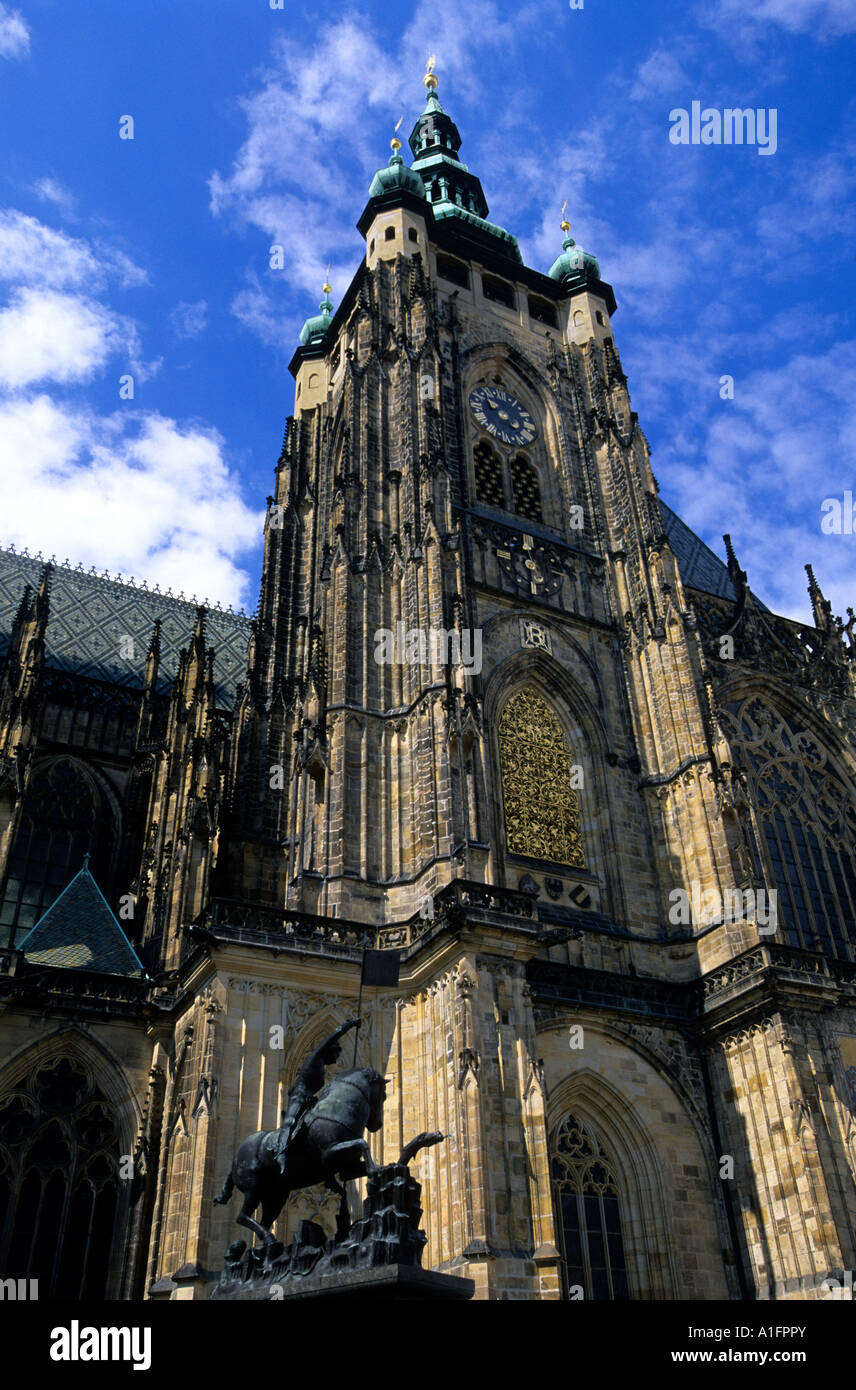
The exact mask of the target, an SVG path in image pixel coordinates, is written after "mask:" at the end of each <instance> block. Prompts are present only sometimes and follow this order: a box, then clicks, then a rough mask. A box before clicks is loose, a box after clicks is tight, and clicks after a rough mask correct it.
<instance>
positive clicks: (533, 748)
mask: <svg viewBox="0 0 856 1390" xmlns="http://www.w3.org/2000/svg"><path fill="white" fill-rule="evenodd" d="M499 758H500V772H501V776H502V796H503V804H504V807H505V839H506V845H507V847H508V851H509V853H510V854H524V855H527V856H529V857H530V858H532V859H545V860H547V861H549V862H550V863H551V864H568V865H572V866H574V867H575V868H583V867H584V866H585V852H584V849H583V837H582V829H581V824H580V799H579V795H578V793H577V791H576V789H575V788H574V785H573V763H572V759H571V754H570V751H569V749H568V742H567V738H566V736H565V731H564V729H563V728H562V725H561V722H560V720H559V717H558V715H557V714H556V712H555V710H554V709H552V708H551V706H550V705H548V704H547V702H546V700H543V699H542V698H541V696H540V695H538V694H537V692H536V691H534V690H531V689H526V690H521V691H518V692H517V694H515V695H512V697H511V699H510V700H509V701H508V703H507V704H506V706H505V709H504V710H503V712H502V717H501V718H500V721H499Z"/></svg>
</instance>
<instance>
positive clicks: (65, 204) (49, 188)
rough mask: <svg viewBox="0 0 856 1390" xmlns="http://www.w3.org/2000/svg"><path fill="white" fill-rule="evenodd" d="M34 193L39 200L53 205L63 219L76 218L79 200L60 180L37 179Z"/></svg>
mask: <svg viewBox="0 0 856 1390" xmlns="http://www.w3.org/2000/svg"><path fill="white" fill-rule="evenodd" d="M33 192H34V193H35V195H36V197H37V198H41V199H42V201H43V202H45V203H53V205H54V207H55V208H56V209H57V211H58V212H60V213H62V215H63V217H74V214H75V211H76V208H77V199H76V198H75V197H74V195H73V194H72V193H70V192H69V191H68V189H67V188H65V187H63V185H62V184H61V183H60V182H59V179H51V178H44V179H36V181H35V183H34V184H33Z"/></svg>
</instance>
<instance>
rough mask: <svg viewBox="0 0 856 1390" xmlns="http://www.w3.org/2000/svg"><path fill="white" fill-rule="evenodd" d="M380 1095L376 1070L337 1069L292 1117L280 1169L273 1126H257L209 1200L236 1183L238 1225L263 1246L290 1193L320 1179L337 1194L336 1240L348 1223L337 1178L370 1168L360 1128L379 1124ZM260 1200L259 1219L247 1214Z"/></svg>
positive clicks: (224, 1195)
mask: <svg viewBox="0 0 856 1390" xmlns="http://www.w3.org/2000/svg"><path fill="white" fill-rule="evenodd" d="M385 1097H386V1081H385V1079H384V1077H382V1076H381V1074H380V1072H377V1071H373V1070H372V1069H371V1068H370V1067H357V1068H354V1069H353V1070H352V1071H346V1072H342V1073H341V1075H340V1076H337V1077H334V1079H333V1080H332V1081H328V1083H327V1085H326V1086H325V1087H324V1089H323V1090H322V1091H321V1092H320V1094H319V1096H318V1099H317V1100H316V1101H315V1103H314V1104H313V1106H312V1108H311V1109H309V1110H307V1111H306V1113H305V1114H304V1115H303V1116H302V1117H301V1119H300V1120H299V1121H298V1124H297V1127H296V1128H295V1130H294V1134H293V1136H292V1139H291V1142H290V1143H289V1146H288V1161H287V1166H286V1172H285V1174H284V1175H283V1174H282V1173H281V1171H280V1168H279V1164H278V1163H277V1160H276V1156H275V1152H274V1145H273V1144H272V1142H271V1139H272V1137H273V1136H275V1134H276V1131H270V1130H259V1131H258V1132H257V1133H255V1134H251V1135H250V1137H249V1139H245V1140H244V1142H243V1143H242V1144H241V1145H240V1147H239V1149H238V1151H237V1153H236V1154H235V1159H234V1162H233V1164H232V1169H231V1172H230V1173H229V1176H228V1177H227V1179H226V1181H225V1182H224V1184H223V1188H222V1191H221V1192H219V1193H218V1195H217V1196H216V1197H215V1198H214V1201H215V1202H219V1203H225V1202H228V1201H229V1198H230V1197H231V1196H232V1193H233V1192H234V1190H235V1188H236V1187H237V1189H238V1191H239V1192H243V1194H244V1201H243V1204H242V1206H241V1210H240V1213H239V1214H238V1217H237V1221H238V1225H239V1226H246V1227H247V1228H248V1229H249V1230H251V1231H254V1232H255V1234H256V1235H257V1236H260V1237H261V1239H262V1240H263V1241H264V1244H265V1246H266V1247H269V1246H271V1245H273V1243H274V1235H273V1230H272V1227H273V1224H274V1222H275V1221H276V1219H277V1217H278V1216H279V1214H280V1212H281V1211H282V1209H283V1207H284V1206H285V1203H286V1202H287V1201H288V1198H289V1197H290V1195H291V1193H292V1192H295V1191H297V1190H298V1189H299V1188H301V1187H312V1186H313V1185H314V1184H315V1183H318V1182H323V1183H324V1184H325V1185H326V1186H327V1187H328V1188H329V1189H330V1191H331V1192H336V1193H338V1195H339V1197H340V1198H341V1201H340V1204H339V1216H338V1221H337V1225H336V1239H337V1240H344V1239H345V1237H346V1236H347V1234H348V1231H349V1230H350V1224H351V1222H350V1213H349V1211H348V1199H347V1195H346V1193H345V1189H344V1187H343V1186H342V1184H341V1182H339V1181H338V1179H339V1178H343V1179H345V1180H348V1179H351V1178H361V1177H367V1176H368V1175H369V1174H370V1173H373V1172H375V1171H376V1169H377V1164H376V1163H375V1162H374V1159H373V1158H372V1156H371V1153H370V1152H369V1146H368V1144H367V1143H366V1141H365V1139H364V1138H363V1132H364V1131H365V1130H368V1131H369V1132H370V1133H371V1134H374V1133H375V1132H376V1131H377V1130H379V1129H380V1128H381V1125H382V1124H383V1103H384V1099H385ZM438 1137H440V1136H438ZM420 1139H425V1140H426V1141H427V1142H436V1141H435V1140H434V1137H433V1136H430V1139H429V1136H427V1135H421V1136H420ZM413 1142H414V1143H415V1142H416V1141H413ZM410 1148H412V1144H411V1145H408V1149H410ZM260 1203H261V1208H262V1211H261V1221H260V1222H259V1221H256V1220H254V1219H253V1212H254V1211H255V1210H256V1208H257V1207H258V1206H259V1204H260Z"/></svg>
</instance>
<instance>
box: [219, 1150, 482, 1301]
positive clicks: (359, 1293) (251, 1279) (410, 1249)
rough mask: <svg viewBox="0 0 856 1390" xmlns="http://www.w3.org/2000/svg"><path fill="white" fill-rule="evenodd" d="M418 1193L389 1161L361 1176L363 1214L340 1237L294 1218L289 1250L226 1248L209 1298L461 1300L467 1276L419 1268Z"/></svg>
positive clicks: (470, 1289)
mask: <svg viewBox="0 0 856 1390" xmlns="http://www.w3.org/2000/svg"><path fill="white" fill-rule="evenodd" d="M421 1192H422V1188H421V1186H420V1184H419V1183H418V1182H416V1180H415V1178H412V1177H411V1176H410V1172H409V1170H408V1168H407V1166H406V1165H405V1164H402V1163H390V1164H388V1165H387V1167H385V1168H379V1169H377V1171H376V1172H374V1173H372V1175H371V1176H370V1177H369V1178H368V1181H367V1190H366V1200H365V1203H364V1209H363V1215H362V1216H361V1217H360V1218H359V1220H357V1221H355V1222H353V1224H352V1226H351V1228H350V1231H349V1232H348V1235H347V1236H346V1237H345V1239H344V1240H341V1241H337V1240H335V1239H329V1238H328V1237H327V1236H326V1235H325V1233H324V1231H323V1230H322V1229H321V1227H320V1226H318V1225H316V1224H315V1222H313V1221H301V1223H300V1225H299V1227H298V1230H297V1235H296V1237H295V1239H294V1240H293V1241H292V1243H291V1245H288V1246H285V1247H283V1245H282V1243H281V1242H279V1241H277V1242H276V1243H275V1244H274V1245H272V1246H269V1247H268V1248H267V1249H266V1250H265V1249H256V1250H248V1249H247V1247H246V1243H245V1242H244V1241H243V1240H240V1241H236V1242H235V1243H234V1244H233V1245H230V1246H229V1248H228V1250H227V1251H226V1264H225V1268H224V1270H223V1273H222V1275H221V1276H220V1282H219V1284H218V1285H217V1287H216V1289H215V1290H214V1292H213V1294H212V1295H211V1296H212V1298H215V1299H240V1300H260V1299H273V1300H280V1299H292V1298H326V1299H329V1298H347V1299H355V1298H375V1299H376V1298H387V1299H401V1300H415V1299H420V1300H422V1299H468V1298H472V1296H473V1293H474V1284H473V1281H472V1280H471V1279H461V1278H459V1277H458V1276H456V1275H452V1274H437V1273H435V1272H433V1271H432V1270H426V1269H422V1252H423V1249H424V1247H425V1243H426V1239H427V1237H426V1236H425V1234H424V1233H423V1232H422V1231H421V1230H420V1229H419V1222H420V1220H421V1217H422V1207H421V1205H420V1201H419V1198H420V1195H421Z"/></svg>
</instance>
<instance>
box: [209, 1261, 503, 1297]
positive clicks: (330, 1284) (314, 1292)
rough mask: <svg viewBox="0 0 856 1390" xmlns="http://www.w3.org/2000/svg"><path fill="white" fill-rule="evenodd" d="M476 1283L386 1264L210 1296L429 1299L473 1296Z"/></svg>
mask: <svg viewBox="0 0 856 1390" xmlns="http://www.w3.org/2000/svg"><path fill="white" fill-rule="evenodd" d="M474 1292H475V1284H474V1283H473V1281H472V1279H461V1278H458V1276H457V1275H454V1274H437V1273H435V1272H434V1270H431V1269H419V1268H418V1267H414V1266H413V1265H385V1266H383V1267H379V1268H376V1269H348V1270H342V1271H341V1272H340V1273H330V1274H321V1275H312V1274H309V1275H305V1276H304V1277H303V1278H300V1279H289V1280H288V1282H287V1283H283V1284H276V1283H274V1284H264V1285H260V1286H258V1287H255V1288H252V1287H248V1286H243V1287H242V1286H240V1285H237V1286H235V1287H234V1288H224V1287H223V1286H222V1285H218V1287H217V1288H216V1289H215V1290H214V1292H213V1294H212V1295H211V1297H212V1298H214V1299H218V1300H229V1301H238V1302H242V1303H243V1302H253V1303H258V1302H269V1303H274V1302H280V1301H281V1302H286V1301H288V1302H291V1301H292V1300H293V1299H300V1298H323V1299H328V1300H329V1299H347V1300H350V1301H351V1302H355V1301H359V1300H360V1299H390V1300H393V1301H396V1302H401V1303H406V1302H424V1301H425V1300H429V1301H430V1300H432V1299H446V1300H449V1299H459V1300H466V1299H469V1298H472V1296H473V1294H474Z"/></svg>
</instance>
